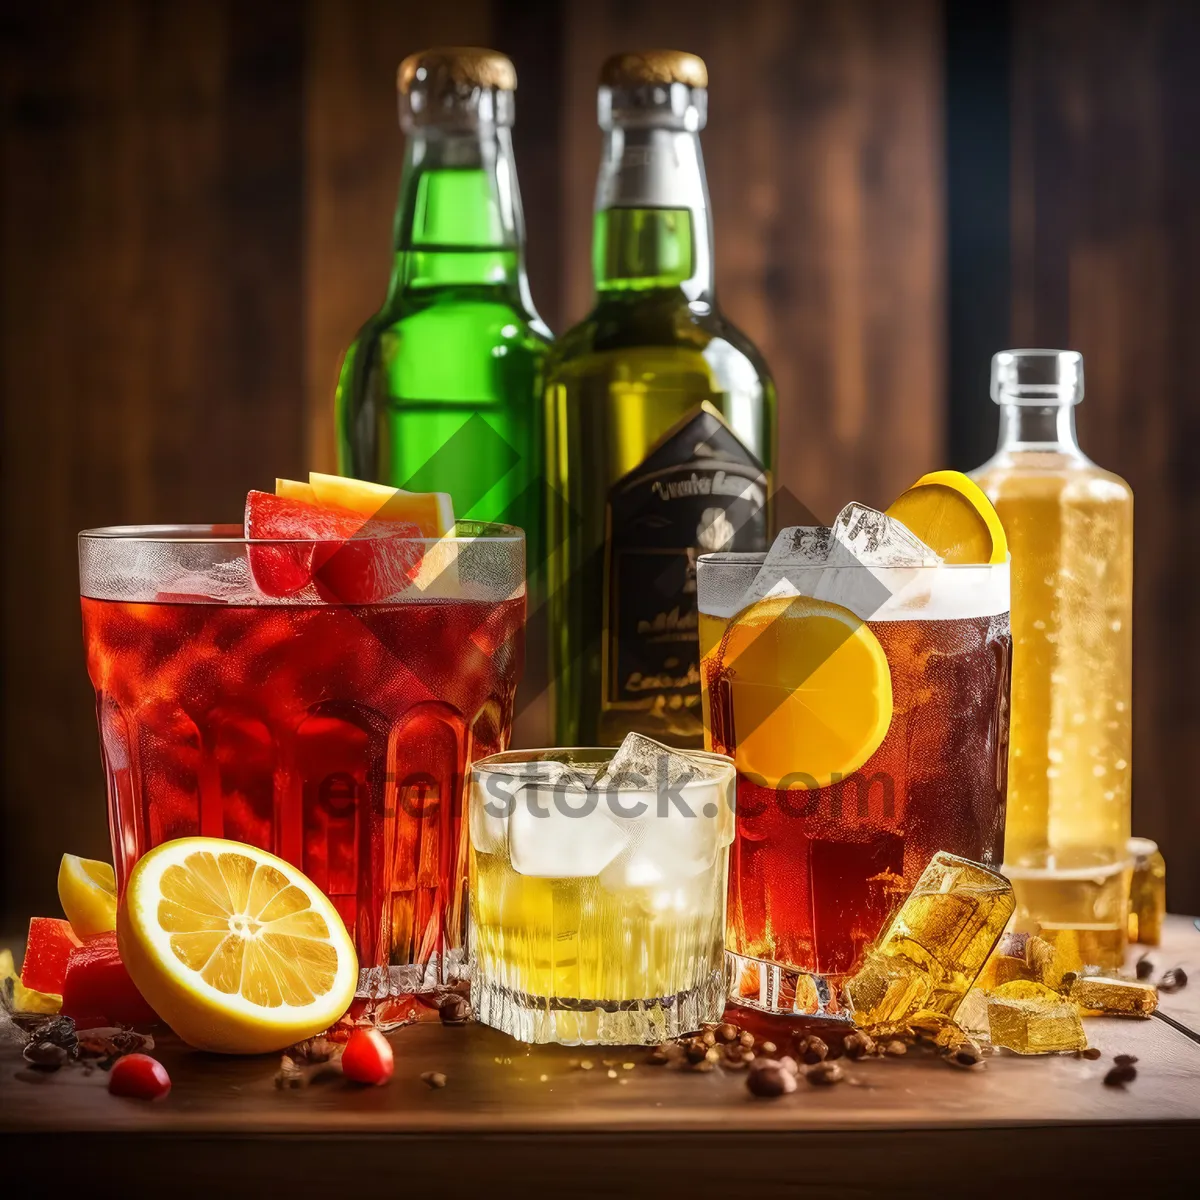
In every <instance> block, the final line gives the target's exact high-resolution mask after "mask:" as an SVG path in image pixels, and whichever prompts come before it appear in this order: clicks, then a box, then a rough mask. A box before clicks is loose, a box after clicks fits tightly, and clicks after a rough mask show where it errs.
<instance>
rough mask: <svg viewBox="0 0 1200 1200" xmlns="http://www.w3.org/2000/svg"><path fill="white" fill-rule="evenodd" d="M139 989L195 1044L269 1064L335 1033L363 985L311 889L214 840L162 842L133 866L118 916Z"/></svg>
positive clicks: (280, 865) (253, 852) (339, 932)
mask: <svg viewBox="0 0 1200 1200" xmlns="http://www.w3.org/2000/svg"><path fill="white" fill-rule="evenodd" d="M117 944H118V945H119V947H120V950H121V958H122V960H123V961H124V963H125V966H126V969H127V970H128V971H129V975H130V977H131V978H132V979H133V982H134V983H135V984H136V985H137V988H138V990H139V991H140V992H141V993H142V995H143V996H144V997H145V998H146V1000H147V1001H148V1002H149V1004H150V1005H151V1007H152V1008H153V1009H154V1010H155V1011H156V1012H157V1013H158V1015H159V1016H160V1017H162V1019H163V1020H164V1021H166V1023H167V1024H168V1025H170V1026H171V1028H172V1029H173V1030H174V1031H175V1032H176V1033H177V1034H178V1035H179V1036H180V1037H181V1038H183V1040H184V1041H185V1042H187V1043H188V1044H189V1045H192V1046H195V1047H197V1048H199V1049H202V1050H215V1051H218V1052H221V1053H225V1054H265V1053H266V1052H268V1051H271V1050H280V1049H282V1048H284V1047H285V1046H290V1045H291V1044H292V1043H293V1042H298V1041H302V1040H303V1039H304V1038H307V1037H311V1036H312V1035H313V1034H315V1033H319V1032H320V1031H321V1030H323V1029H327V1028H328V1027H329V1026H330V1025H332V1024H333V1023H334V1022H335V1021H336V1020H337V1019H338V1018H339V1017H340V1016H341V1015H342V1014H343V1013H344V1012H345V1011H346V1009H347V1008H349V1006H350V1002H351V1000H353V999H354V992H355V987H356V985H357V982H358V961H357V959H356V957H355V954H354V946H353V944H352V943H351V941H350V938H349V935H348V934H347V933H346V928H345V926H344V925H343V924H342V919H341V917H339V916H338V914H337V910H336V909H335V908H334V907H333V905H332V904H331V903H330V902H329V900H328V899H327V898H326V897H325V895H324V894H323V893H322V892H321V891H320V890H319V889H318V888H317V886H316V884H314V883H313V882H312V881H311V880H309V879H308V878H306V877H305V876H304V875H302V874H301V873H300V872H299V871H298V870H296V868H295V867H293V866H291V865H290V864H289V863H286V862H284V861H283V859H281V858H276V857H275V856H274V855H273V854H268V853H266V851H264V850H258V849H255V848H254V847H253V846H246V845H243V844H242V843H241V842H228V841H223V840H221V839H219V838H199V837H197V838H180V839H179V840H178V841H174V842H164V843H163V844H162V845H161V846H158V847H156V848H155V849H153V850H151V851H150V852H149V853H148V854H146V855H144V856H143V857H142V858H141V859H139V860H138V864H137V866H136V867H134V869H133V872H132V874H131V875H130V876H129V883H128V885H127V886H126V889H125V897H124V899H123V901H122V903H121V908H120V911H119V913H118V915H117Z"/></svg>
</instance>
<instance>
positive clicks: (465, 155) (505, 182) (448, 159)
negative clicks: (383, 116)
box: [388, 123, 532, 312]
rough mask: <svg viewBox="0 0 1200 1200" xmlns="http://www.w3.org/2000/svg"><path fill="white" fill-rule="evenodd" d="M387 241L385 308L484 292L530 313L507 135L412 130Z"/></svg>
mask: <svg viewBox="0 0 1200 1200" xmlns="http://www.w3.org/2000/svg"><path fill="white" fill-rule="evenodd" d="M393 240H394V251H395V262H394V265H393V269H392V279H391V283H390V285H389V288H388V298H389V300H391V299H394V298H395V297H397V296H398V295H399V294H401V293H402V292H406V291H411V290H421V289H429V288H437V287H447V286H454V287H461V286H472V285H473V286H485V287H489V288H497V289H500V290H510V291H513V292H516V293H518V294H519V295H520V296H521V298H522V300H523V301H525V304H524V307H525V308H526V309H527V310H528V311H530V312H532V304H531V303H529V302H528V300H529V297H528V283H527V282H526V278H525V261H524V259H525V220H524V216H523V215H522V212H521V196H520V192H519V191H518V189H517V173H516V168H515V165H514V161H513V152H512V138H511V136H510V132H509V130H508V128H507V127H506V126H502V125H500V126H498V125H493V124H490V123H488V124H483V125H481V126H480V127H479V128H478V129H474V130H453V131H448V130H439V129H436V128H420V127H418V128H414V129H412V130H411V131H410V132H409V137H408V145H407V148H406V151H405V156H404V171H403V174H402V176H401V179H400V199H399V202H398V204H397V206H396V220H395V226H394V239H393Z"/></svg>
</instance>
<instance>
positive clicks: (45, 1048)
mask: <svg viewBox="0 0 1200 1200" xmlns="http://www.w3.org/2000/svg"><path fill="white" fill-rule="evenodd" d="M68 1057H69V1056H68V1054H67V1052H66V1050H64V1049H63V1048H62V1046H58V1045H55V1043H54V1042H30V1043H29V1045H27V1046H26V1047H25V1051H24V1059H25V1061H26V1062H27V1063H30V1064H32V1065H33V1066H35V1067H38V1068H40V1069H41V1070H43V1071H57V1070H58V1068H59V1067H61V1066H63V1065H64V1064H65V1063H66V1061H67V1058H68Z"/></svg>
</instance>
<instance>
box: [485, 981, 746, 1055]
mask: <svg viewBox="0 0 1200 1200" xmlns="http://www.w3.org/2000/svg"><path fill="white" fill-rule="evenodd" d="M471 1007H472V1008H473V1009H474V1011H475V1018H476V1020H479V1021H482V1022H483V1023H484V1024H485V1025H491V1026H492V1027H493V1028H494V1029H499V1030H502V1031H503V1032H504V1033H507V1034H511V1035H512V1036H513V1037H515V1038H517V1039H518V1040H519V1041H522V1042H558V1043H560V1044H561V1045H564V1046H637V1045H640V1046H654V1045H657V1044H658V1043H659V1042H664V1041H666V1040H668V1039H669V1038H676V1037H682V1036H683V1035H685V1034H689V1033H695V1032H696V1031H697V1030H698V1029H699V1028H700V1027H701V1026H702V1025H705V1024H708V1023H711V1022H716V1021H720V1020H721V1014H722V1013H723V1012H724V1009H725V980H724V978H723V974H722V972H720V971H713V972H712V973H711V974H710V975H709V976H708V978H707V979H705V980H704V981H703V982H702V983H701V984H699V985H698V986H697V987H694V988H690V989H689V990H687V991H684V992H677V993H676V994H675V995H673V996H659V997H656V998H654V999H649V1000H608V1001H606V1000H575V999H570V998H566V997H545V996H530V995H528V994H526V993H522V992H515V991H513V990H511V989H509V988H506V987H503V986H502V985H500V984H498V983H494V982H492V981H490V980H487V979H484V978H482V977H481V976H480V974H479V971H478V967H477V968H476V971H475V975H474V978H473V979H472V980H471Z"/></svg>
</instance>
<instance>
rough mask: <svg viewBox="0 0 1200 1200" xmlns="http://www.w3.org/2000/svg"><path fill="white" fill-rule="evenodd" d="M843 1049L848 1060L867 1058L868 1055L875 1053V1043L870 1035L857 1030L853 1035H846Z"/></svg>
mask: <svg viewBox="0 0 1200 1200" xmlns="http://www.w3.org/2000/svg"><path fill="white" fill-rule="evenodd" d="M842 1049H843V1050H844V1051H845V1052H846V1057H847V1058H852V1059H860V1058H866V1056H867V1055H868V1054H872V1053H874V1051H875V1041H874V1039H873V1038H871V1037H870V1036H869V1035H868V1034H865V1033H863V1032H862V1031H861V1030H858V1029H856V1030H855V1031H854V1032H853V1033H848V1034H846V1040H845V1042H844V1043H843V1045H842Z"/></svg>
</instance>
